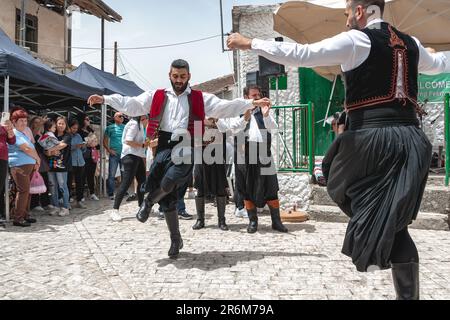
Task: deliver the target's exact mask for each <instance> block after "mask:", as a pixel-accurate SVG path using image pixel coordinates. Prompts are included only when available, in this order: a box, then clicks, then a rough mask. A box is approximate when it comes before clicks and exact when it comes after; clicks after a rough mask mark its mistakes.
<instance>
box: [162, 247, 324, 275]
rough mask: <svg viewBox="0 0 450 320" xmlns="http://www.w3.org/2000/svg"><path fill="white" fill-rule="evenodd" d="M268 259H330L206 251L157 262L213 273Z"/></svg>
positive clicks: (281, 253) (296, 255)
mask: <svg viewBox="0 0 450 320" xmlns="http://www.w3.org/2000/svg"><path fill="white" fill-rule="evenodd" d="M267 257H319V258H328V256H327V255H324V254H308V253H301V252H299V253H294V252H281V251H280V252H265V251H205V252H202V253H190V252H180V255H179V256H178V258H177V259H170V258H167V259H160V260H157V261H156V262H157V263H158V267H159V268H163V267H165V266H167V265H170V264H171V265H174V266H175V267H176V268H177V269H194V268H196V269H200V270H203V271H213V270H217V269H222V268H229V267H232V266H235V265H237V264H238V262H243V261H258V260H263V259H264V258H267Z"/></svg>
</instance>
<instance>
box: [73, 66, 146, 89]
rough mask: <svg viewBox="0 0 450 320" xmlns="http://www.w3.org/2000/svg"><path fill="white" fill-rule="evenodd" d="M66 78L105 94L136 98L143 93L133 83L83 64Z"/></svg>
mask: <svg viewBox="0 0 450 320" xmlns="http://www.w3.org/2000/svg"><path fill="white" fill-rule="evenodd" d="M67 77H69V78H71V79H73V80H75V81H78V82H80V83H84V84H87V85H89V86H92V87H98V88H102V89H103V91H104V93H105V94H114V93H118V94H121V95H123V96H138V95H140V94H141V93H143V92H144V90H142V89H141V88H139V87H138V86H137V85H136V84H135V83H134V82H132V81H128V80H125V79H122V78H119V77H117V76H115V75H113V74H112V73H109V72H105V71H102V70H99V69H97V68H95V67H93V66H91V65H90V64H88V63H86V62H83V63H82V64H80V65H79V66H78V68H76V69H75V70H74V71H72V72H70V73H68V74H67Z"/></svg>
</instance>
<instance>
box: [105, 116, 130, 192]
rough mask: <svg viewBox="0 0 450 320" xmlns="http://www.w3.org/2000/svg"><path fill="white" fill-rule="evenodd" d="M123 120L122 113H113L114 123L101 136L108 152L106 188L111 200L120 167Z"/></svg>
mask: <svg viewBox="0 0 450 320" xmlns="http://www.w3.org/2000/svg"><path fill="white" fill-rule="evenodd" d="M123 120H124V117H123V114H122V113H121V112H116V113H115V114H114V123H113V124H112V125H109V126H108V127H107V128H106V130H105V136H104V138H103V146H104V147H105V150H106V151H108V153H109V169H108V180H107V184H106V188H107V191H108V196H109V198H110V199H111V200H112V199H114V179H115V177H116V172H117V168H118V167H119V166H120V168H122V164H121V162H120V155H121V153H122V135H123V130H124V128H125V125H124V124H123ZM121 172H122V170H121Z"/></svg>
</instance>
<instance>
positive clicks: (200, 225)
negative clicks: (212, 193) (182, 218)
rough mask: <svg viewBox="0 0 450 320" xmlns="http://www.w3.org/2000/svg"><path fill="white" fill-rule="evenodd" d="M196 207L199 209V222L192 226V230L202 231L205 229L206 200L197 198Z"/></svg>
mask: <svg viewBox="0 0 450 320" xmlns="http://www.w3.org/2000/svg"><path fill="white" fill-rule="evenodd" d="M195 207H196V209H197V222H196V223H195V224H194V225H193V226H192V229H194V230H200V229H203V228H204V227H205V198H204V197H195Z"/></svg>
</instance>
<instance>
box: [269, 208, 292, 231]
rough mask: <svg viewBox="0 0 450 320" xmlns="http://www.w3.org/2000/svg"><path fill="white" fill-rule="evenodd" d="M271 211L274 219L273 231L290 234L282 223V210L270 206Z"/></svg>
mask: <svg viewBox="0 0 450 320" xmlns="http://www.w3.org/2000/svg"><path fill="white" fill-rule="evenodd" d="M269 209H270V216H271V217H272V229H273V230H276V231H279V232H288V229H287V228H286V227H285V226H284V225H283V223H282V222H281V217H280V208H274V207H272V206H270V205H269Z"/></svg>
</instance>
